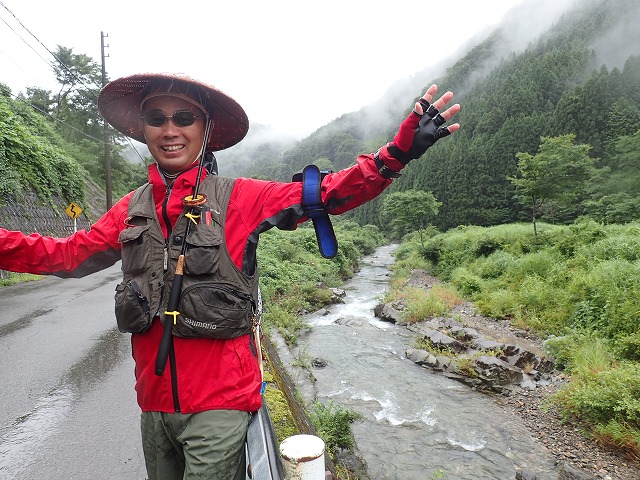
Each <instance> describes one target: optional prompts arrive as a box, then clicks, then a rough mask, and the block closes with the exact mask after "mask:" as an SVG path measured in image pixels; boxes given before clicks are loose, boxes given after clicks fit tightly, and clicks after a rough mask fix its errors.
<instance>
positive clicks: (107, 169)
mask: <svg viewBox="0 0 640 480" xmlns="http://www.w3.org/2000/svg"><path fill="white" fill-rule="evenodd" d="M108 37H109V35H108V34H107V35H105V34H104V32H100V47H101V51H102V86H103V87H104V86H105V85H106V84H107V74H106V70H105V66H104V59H105V58H106V57H108V56H109V55H105V54H104V49H105V47H109V45H105V44H104V39H105V38H108ZM102 125H103V126H102V138H103V143H104V185H105V190H106V193H107V210H109V209H110V208H111V206H112V205H113V198H112V193H111V158H110V157H109V125H108V124H107V121H106V120H103V124H102Z"/></svg>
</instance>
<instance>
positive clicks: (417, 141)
mask: <svg viewBox="0 0 640 480" xmlns="http://www.w3.org/2000/svg"><path fill="white" fill-rule="evenodd" d="M420 104H421V105H422V109H423V111H424V113H423V114H422V115H420V114H418V113H417V112H416V111H415V110H413V111H412V112H411V113H410V114H409V116H408V117H407V118H406V119H405V121H404V122H402V124H401V125H400V128H399V129H398V133H397V134H396V136H395V137H394V139H393V142H392V143H391V144H389V146H388V149H389V153H390V154H391V155H392V156H393V157H394V158H396V159H397V160H398V161H399V162H401V163H402V164H404V165H406V164H407V163H409V162H410V161H411V160H414V159H416V158H420V157H421V156H422V155H424V152H426V151H427V149H428V148H429V147H431V146H432V145H433V144H434V143H436V142H437V141H438V140H439V139H441V138H443V137H446V136H447V135H449V134H450V133H451V132H450V131H449V128H448V127H446V126H443V125H444V123H445V120H444V117H443V116H442V115H440V113H439V112H438V109H437V108H436V107H434V106H433V105H431V104H429V102H427V101H426V100H425V99H424V98H421V99H420Z"/></svg>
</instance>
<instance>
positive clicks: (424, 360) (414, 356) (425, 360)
mask: <svg viewBox="0 0 640 480" xmlns="http://www.w3.org/2000/svg"><path fill="white" fill-rule="evenodd" d="M404 355H405V357H407V358H408V359H409V360H411V361H412V362H413V363H416V364H418V365H426V366H428V367H435V366H436V357H435V356H434V355H431V354H430V353H429V352H427V351H426V350H422V349H421V348H408V349H407V350H405V352H404Z"/></svg>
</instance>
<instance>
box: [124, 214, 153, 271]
mask: <svg viewBox="0 0 640 480" xmlns="http://www.w3.org/2000/svg"><path fill="white" fill-rule="evenodd" d="M148 230H149V226H148V225H146V226H142V227H129V228H126V229H124V230H122V231H121V232H120V235H119V236H118V241H119V242H120V243H122V250H121V256H122V271H123V272H124V273H128V274H135V273H139V272H141V271H143V270H145V269H147V268H149V251H150V245H149V243H150V241H149V235H145V233H146V232H147V231H148Z"/></svg>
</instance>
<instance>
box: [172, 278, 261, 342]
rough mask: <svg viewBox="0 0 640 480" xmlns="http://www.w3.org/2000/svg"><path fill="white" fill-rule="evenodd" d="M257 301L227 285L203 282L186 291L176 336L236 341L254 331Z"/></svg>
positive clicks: (175, 329)
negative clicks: (232, 339) (236, 338)
mask: <svg viewBox="0 0 640 480" xmlns="http://www.w3.org/2000/svg"><path fill="white" fill-rule="evenodd" d="M254 312H255V308H254V302H253V299H252V298H251V296H250V295H248V294H246V293H243V292H239V291H237V290H235V289H233V288H231V287H229V286H227V285H223V284H218V283H212V282H202V283H195V284H193V285H191V286H189V287H187V288H185V289H184V290H183V291H182V295H181V297H180V315H179V316H178V321H177V322H176V325H175V326H174V333H175V334H176V335H178V336H181V337H209V338H235V337H239V336H240V335H246V334H248V333H249V332H250V331H251V328H252V326H253V325H252V323H253V317H254Z"/></svg>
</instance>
